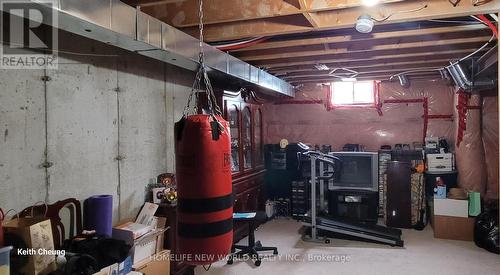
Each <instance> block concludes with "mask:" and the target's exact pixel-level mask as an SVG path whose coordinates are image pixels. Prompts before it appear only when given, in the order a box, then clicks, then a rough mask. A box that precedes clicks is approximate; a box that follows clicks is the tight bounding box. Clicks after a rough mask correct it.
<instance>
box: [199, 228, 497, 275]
mask: <svg viewBox="0 0 500 275" xmlns="http://www.w3.org/2000/svg"><path fill="white" fill-rule="evenodd" d="M300 227H301V224H300V223H299V222H296V221H293V220H284V219H279V220H273V221H270V222H268V223H266V224H264V225H262V226H261V227H260V228H259V229H258V230H257V231H256V232H255V234H256V238H257V239H258V240H261V242H262V244H263V245H264V246H277V247H278V249H279V255H278V256H272V255H269V256H267V257H265V258H264V260H263V262H262V265H261V266H260V267H255V266H254V265H253V262H251V261H250V260H248V261H246V262H245V261H236V262H235V263H234V264H233V265H227V264H226V263H225V262H222V261H221V262H217V263H214V264H213V265H212V266H211V267H210V269H209V271H205V270H204V269H203V268H202V267H197V269H196V272H195V273H196V274H214V275H215V274H220V275H236V274H237V275H245V274H266V275H292V274H293V275H295V274H297V275H299V274H300V275H305V274H314V275H323V274H324V275H327V274H328V275H331V274H349V275H354V274H355V275H378V274H384V275H391V274H394V275H396V274H397V275H423V274H436V275H468V274H470V275H473V274H474V275H479V274H481V275H487V274H491V275H498V274H500V256H499V255H496V254H492V253H489V252H487V251H485V250H483V249H481V248H478V247H476V246H475V245H474V243H473V242H464V241H451V240H442V239H435V238H434V237H433V233H432V228H431V227H430V226H427V227H426V229H425V230H424V231H415V230H404V231H403V239H404V241H405V247H404V248H395V247H391V246H388V245H379V244H373V243H365V242H358V241H347V240H339V239H333V240H332V243H331V244H329V245H325V244H313V243H308V242H304V241H302V240H301V235H300V234H299V229H300ZM246 241H247V240H246V239H244V240H242V241H241V243H246Z"/></svg>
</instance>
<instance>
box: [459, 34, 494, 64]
mask: <svg viewBox="0 0 500 275" xmlns="http://www.w3.org/2000/svg"><path fill="white" fill-rule="evenodd" d="M493 40H495V35H492V36H491V37H490V40H488V42H486V43H485V44H484V45H482V46H481V47H480V48H479V49H477V50H475V51H474V52H472V53H470V54H468V55H466V56H464V57H462V58H460V59H459V60H457V61H455V62H453V63H451V64H450V65H456V64H458V63H459V62H462V61H464V60H465V59H468V58H470V57H472V56H474V55H475V54H476V53H478V52H480V51H482V50H483V49H484V48H486V47H487V46H488V45H489V44H490V43H491V42H492V41H493Z"/></svg>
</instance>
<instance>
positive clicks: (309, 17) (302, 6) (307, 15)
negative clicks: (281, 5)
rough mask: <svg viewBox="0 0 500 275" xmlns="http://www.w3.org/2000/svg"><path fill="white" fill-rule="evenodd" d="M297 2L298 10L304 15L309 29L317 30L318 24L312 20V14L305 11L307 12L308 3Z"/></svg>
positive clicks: (305, 0)
mask: <svg viewBox="0 0 500 275" xmlns="http://www.w3.org/2000/svg"><path fill="white" fill-rule="evenodd" d="M298 1H299V5H300V10H301V11H302V15H304V17H305V18H306V20H307V21H309V23H310V24H311V27H313V28H315V29H316V28H318V27H319V25H318V22H316V20H315V19H314V16H313V14H312V13H310V12H308V11H307V10H309V2H307V0H298Z"/></svg>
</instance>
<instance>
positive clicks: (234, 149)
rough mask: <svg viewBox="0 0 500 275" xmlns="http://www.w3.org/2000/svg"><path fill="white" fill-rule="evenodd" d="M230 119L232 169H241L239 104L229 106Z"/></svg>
mask: <svg viewBox="0 0 500 275" xmlns="http://www.w3.org/2000/svg"><path fill="white" fill-rule="evenodd" d="M228 107H229V108H228V121H229V127H230V132H231V171H232V172H239V171H240V152H239V150H240V146H239V143H240V142H239V141H240V111H239V109H238V106H236V105H233V104H232V105H230V106H228Z"/></svg>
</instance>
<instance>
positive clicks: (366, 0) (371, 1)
mask: <svg viewBox="0 0 500 275" xmlns="http://www.w3.org/2000/svg"><path fill="white" fill-rule="evenodd" d="M379 2H380V0H362V1H361V3H362V4H363V5H364V6H366V7H373V6H375V5H377V4H378V3H379Z"/></svg>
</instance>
